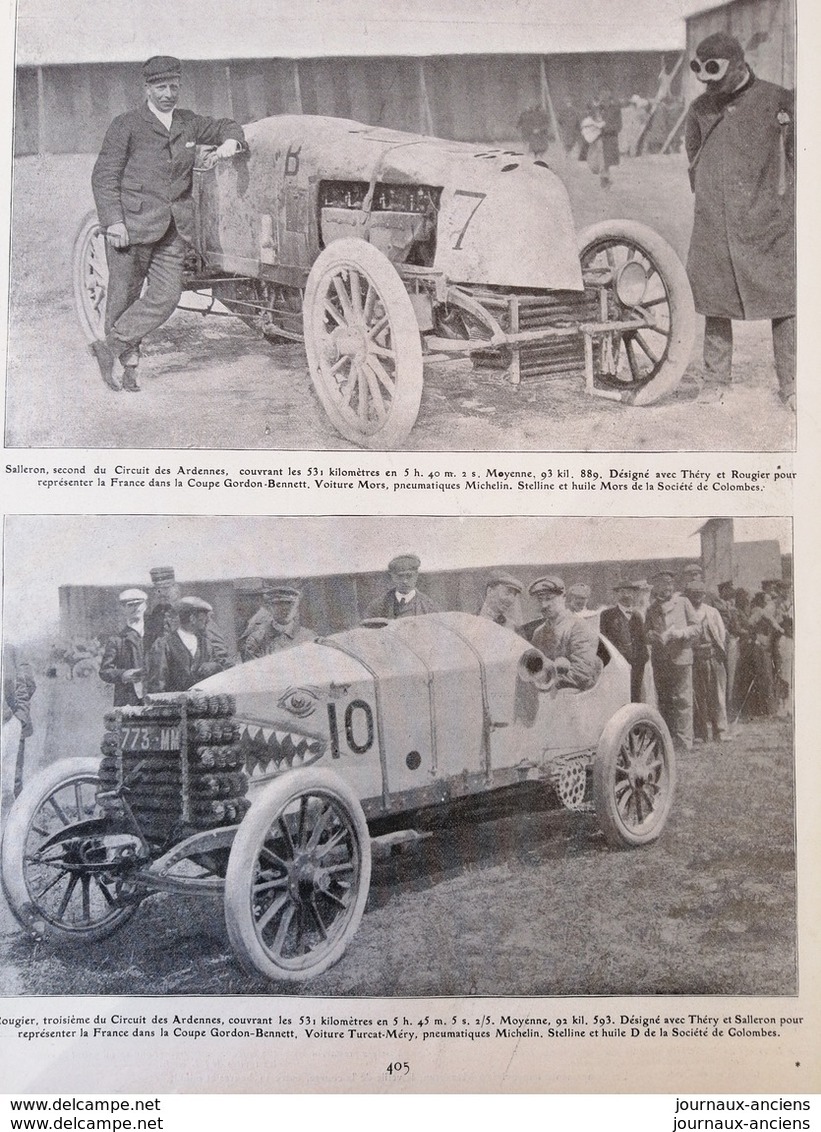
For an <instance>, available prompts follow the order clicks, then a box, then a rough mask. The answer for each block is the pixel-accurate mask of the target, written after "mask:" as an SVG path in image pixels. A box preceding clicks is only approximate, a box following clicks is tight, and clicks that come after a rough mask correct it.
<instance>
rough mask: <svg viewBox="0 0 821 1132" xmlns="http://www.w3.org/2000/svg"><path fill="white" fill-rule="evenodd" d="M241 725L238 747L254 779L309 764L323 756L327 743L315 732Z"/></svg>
mask: <svg viewBox="0 0 821 1132" xmlns="http://www.w3.org/2000/svg"><path fill="white" fill-rule="evenodd" d="M240 726H241V736H240V740H239V744H238V746H239V750H240V751H241V752H242V754H243V757H244V760H245V769H246V770H247V772H248V774H249V775H250V777H251V780H252V781H258V780H260V779H262V778H267V777H270V776H271V775H273V774H277V773H279V772H281V771H283V770H291V769H293V768H294V767H302V766H310V765H311V764H312V763H315V762H317V761H318V760H319V759H321V758H322V756H323V755H324V753H325V749H326V746H327V744H326V742H325V740H324V739H321V738H319V737H318V736H316V735H304V734H302V733H300V732H296V731H282V730H278V729H276V728H274V727H264V726H262V725H261V724H253V723H246V724H244V725H240Z"/></svg>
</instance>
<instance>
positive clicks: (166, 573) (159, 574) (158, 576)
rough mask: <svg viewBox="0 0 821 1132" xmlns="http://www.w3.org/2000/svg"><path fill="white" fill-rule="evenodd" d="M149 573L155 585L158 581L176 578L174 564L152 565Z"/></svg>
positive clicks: (169, 580)
mask: <svg viewBox="0 0 821 1132" xmlns="http://www.w3.org/2000/svg"><path fill="white" fill-rule="evenodd" d="M148 573H149V574H150V575H151V581H152V582H153V583H154V584H155V585H156V584H157V582H173V581H174V578H175V575H174V567H173V566H152V567H151V569H150V570H149V571H148Z"/></svg>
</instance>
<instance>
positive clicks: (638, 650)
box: [599, 581, 650, 704]
mask: <svg viewBox="0 0 821 1132" xmlns="http://www.w3.org/2000/svg"><path fill="white" fill-rule="evenodd" d="M613 591H614V593H615V595H616V604H615V605H612V606H609V607H608V608H607V609H603V610H602V611H601V617H600V619H599V629H600V631H601V634H602V636H604V637H607V639H608V641H610V642H611V644H613V645H615V646H616V648H617V649H618V650H619V652H620V653H621V655H622V656H623V657H624V659H625V660H626V661H627V663H628V664H629V665H630V699H631V700H632V701H633V703H634V704H638V703H641V702H642V695H641V689H642V683H643V680H644V669H645V666H646V665H647V661H648V659H649V657H650V652H649V650H648V648H647V635H646V633H645V631H644V622H643V621H642V619H641V616H640V615H639V614H638V613H637V612H636V610H635V608H634V603H635V601H636V599H637V598H638V593H639V587H638V584H637V583H636V582H628V581H621V582H618V583H617V584H616V585H615V586H614V587H613Z"/></svg>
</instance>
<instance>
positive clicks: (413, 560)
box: [365, 554, 439, 621]
mask: <svg viewBox="0 0 821 1132" xmlns="http://www.w3.org/2000/svg"><path fill="white" fill-rule="evenodd" d="M421 565H422V563H421V562H420V560H419V558H418V557H417V556H416V555H415V554H397V556H396V557H395V558H392V559H391V560H390V562H389V563H388V573H389V574H390V576H391V588H390V589H389V590H388V592H387V593H386V594H385V595H384V597H380V598H377V600H376V601H372V602H371V604H370V605H369V606H368V608H367V609H366V610H365V620H366V621H368V620H370V619H371V618H379V619H386V620H388V621H393V620H394V619H395V618H397V617H417V616H418V615H419V614H420V613H438V612H439V609H438V607H437V605H436V603H435V602H434V601H433V600H432V599H431V598H429V597H428V595H427V594H425V593H422V591H421V590H418V589H417V588H416V583H417V582H418V580H419V567H420V566H421Z"/></svg>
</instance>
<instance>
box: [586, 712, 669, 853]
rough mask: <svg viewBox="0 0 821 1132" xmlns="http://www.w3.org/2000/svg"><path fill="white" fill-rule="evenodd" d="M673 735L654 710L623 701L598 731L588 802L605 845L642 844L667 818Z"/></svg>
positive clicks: (651, 837) (656, 835)
mask: <svg viewBox="0 0 821 1132" xmlns="http://www.w3.org/2000/svg"><path fill="white" fill-rule="evenodd" d="M675 777H676V773H675V759H674V755H673V740H672V739H671V738H670V732H669V731H668V730H667V725H666V724H665V722H664V720H663V719H662V718H661V716H660V715H659V713H658V712H657V711H655V710H654V709H653V708H651V707H648V706H647V705H646V704H627V705H626V706H625V707H623V708H621V709H620V710H619V711H617V712H616V714H615V715H614V716H613V718H612V719H611V720H610V722H609V723H608V724H607V727H605V729H604V731H603V732H602V736H601V739H600V740H599V746H598V749H597V751H596V758H595V762H594V763H593V805H594V807H595V811H596V816H597V818H598V820H599V825H600V826H601V828H602V831H603V833H604V836H605V837H606V838H607V841H608V843H609V844H610V845H613V846H616V847H617V848H621V847H623V846H633V845H646V844H648V843H649V842H651V841H655V839H656V838H657V837H658V836H659V834H660V833H661V831H662V830H663V829H664V826H665V824H666V822H667V818H668V815H669V813H670V807H671V806H672V803H673V790H674V788H675Z"/></svg>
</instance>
